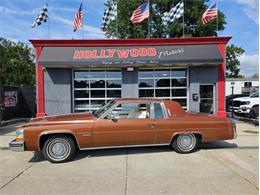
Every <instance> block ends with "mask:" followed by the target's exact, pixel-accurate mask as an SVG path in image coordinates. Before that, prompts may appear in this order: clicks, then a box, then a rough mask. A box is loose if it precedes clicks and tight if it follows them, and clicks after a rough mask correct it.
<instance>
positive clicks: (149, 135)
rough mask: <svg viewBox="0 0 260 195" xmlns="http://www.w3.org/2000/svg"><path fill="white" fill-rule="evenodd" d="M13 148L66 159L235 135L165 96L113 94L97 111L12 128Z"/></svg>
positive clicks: (225, 123) (230, 125)
mask: <svg viewBox="0 0 260 195" xmlns="http://www.w3.org/2000/svg"><path fill="white" fill-rule="evenodd" d="M16 136H17V137H16V139H15V140H14V141H12V142H10V144H9V146H10V148H11V149H12V150H14V151H24V150H27V151H37V150H39V151H41V152H42V153H43V155H44V156H45V157H46V158H47V159H48V160H49V161H51V162H55V163H58V162H65V161H69V160H71V159H72V158H73V157H74V155H75V153H76V151H77V150H85V149H96V148H108V147H130V146H147V145H170V146H171V147H172V148H173V149H174V150H175V151H176V152H179V153H190V152H193V151H195V150H196V149H197V147H198V144H199V143H200V142H208V141H215V140H227V139H233V138H235V137H236V126H235V122H234V120H232V119H229V118H225V117H217V116H210V115H205V114H198V113H196V114H194V113H188V112H185V111H184V110H183V109H182V107H181V105H180V104H179V103H177V102H173V101H170V100H158V99H114V100H112V101H110V102H109V103H107V104H106V105H104V106H102V107H101V108H100V109H99V110H96V111H94V112H91V113H90V112H89V113H82V114H71V115H61V116H48V117H43V118H37V119H32V120H31V121H30V122H29V123H27V124H25V125H23V126H20V127H19V128H18V129H17V130H16Z"/></svg>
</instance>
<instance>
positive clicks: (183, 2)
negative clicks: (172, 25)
mask: <svg viewBox="0 0 260 195" xmlns="http://www.w3.org/2000/svg"><path fill="white" fill-rule="evenodd" d="M182 3H183V15H182V33H183V37H185V35H184V13H185V12H184V6H185V5H184V0H182Z"/></svg>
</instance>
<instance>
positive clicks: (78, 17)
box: [73, 3, 83, 32]
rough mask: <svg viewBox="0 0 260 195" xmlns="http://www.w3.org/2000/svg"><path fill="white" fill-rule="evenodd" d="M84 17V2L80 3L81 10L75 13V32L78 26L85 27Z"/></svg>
mask: <svg viewBox="0 0 260 195" xmlns="http://www.w3.org/2000/svg"><path fill="white" fill-rule="evenodd" d="M82 19H83V10H82V3H81V4H80V7H79V10H78V11H77V12H76V14H75V18H74V23H73V31H74V32H75V31H76V30H77V29H78V28H81V27H83V23H82Z"/></svg>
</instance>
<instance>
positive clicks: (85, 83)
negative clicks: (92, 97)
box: [74, 80, 89, 88]
mask: <svg viewBox="0 0 260 195" xmlns="http://www.w3.org/2000/svg"><path fill="white" fill-rule="evenodd" d="M88 87H89V83H88V81H86V80H84V81H76V80H75V81H74V88H88Z"/></svg>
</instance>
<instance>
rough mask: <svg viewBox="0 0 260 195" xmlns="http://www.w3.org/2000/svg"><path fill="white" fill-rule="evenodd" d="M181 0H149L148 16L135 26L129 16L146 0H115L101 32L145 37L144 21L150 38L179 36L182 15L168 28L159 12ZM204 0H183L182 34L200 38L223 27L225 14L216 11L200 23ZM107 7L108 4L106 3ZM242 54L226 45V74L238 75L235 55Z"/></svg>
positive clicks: (161, 13) (146, 33)
mask: <svg viewBox="0 0 260 195" xmlns="http://www.w3.org/2000/svg"><path fill="white" fill-rule="evenodd" d="M180 1H181V0H152V1H150V3H151V5H150V13H151V16H150V18H149V21H148V20H145V21H143V22H142V23H140V24H138V25H133V24H132V23H131V21H130V17H131V15H132V13H133V11H134V10H135V9H136V8H137V7H138V6H140V5H141V4H142V3H144V2H147V1H146V0H135V1H129V0H117V4H118V8H117V13H118V14H117V19H113V20H110V21H108V23H109V25H107V28H105V29H104V32H105V35H106V36H107V37H108V38H111V37H117V38H146V37H148V22H149V26H150V37H153V38H165V37H182V36H183V24H182V18H179V19H177V20H176V21H175V22H173V23H171V24H170V25H169V26H168V27H165V26H163V24H162V19H161V17H162V15H163V13H164V12H168V11H169V10H170V9H171V8H172V6H173V5H176V4H177V3H178V2H180ZM206 2H209V1H208V0H196V1H194V0H184V31H185V37H201V36H216V35H217V24H218V30H220V31H222V30H224V28H225V24H226V22H225V15H224V14H223V13H222V12H221V11H218V21H217V20H216V19H215V20H213V21H211V22H209V23H208V24H206V25H203V24H202V22H201V17H202V15H203V13H204V12H205V10H206V9H207V6H206V5H205V3H206ZM105 5H106V6H108V7H110V5H111V4H109V3H106V4H105ZM243 53H244V50H243V49H242V48H240V47H236V46H235V45H231V46H228V47H227V76H228V77H241V76H242V75H240V74H239V70H240V68H239V65H240V62H239V60H238V57H239V56H241V55H242V54H243Z"/></svg>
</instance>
